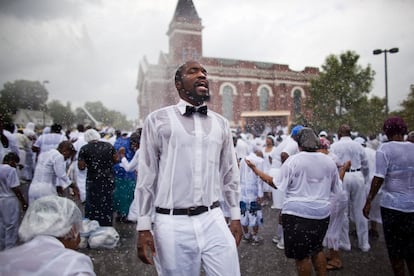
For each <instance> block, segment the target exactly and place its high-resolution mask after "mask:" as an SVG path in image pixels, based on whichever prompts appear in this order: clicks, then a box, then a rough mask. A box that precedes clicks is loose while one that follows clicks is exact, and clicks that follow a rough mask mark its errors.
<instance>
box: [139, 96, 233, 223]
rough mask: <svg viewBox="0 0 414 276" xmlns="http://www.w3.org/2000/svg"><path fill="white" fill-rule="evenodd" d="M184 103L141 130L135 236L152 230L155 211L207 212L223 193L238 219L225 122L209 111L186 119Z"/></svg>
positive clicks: (164, 111) (159, 114)
mask: <svg viewBox="0 0 414 276" xmlns="http://www.w3.org/2000/svg"><path fill="white" fill-rule="evenodd" d="M186 105H188V104H187V103H186V102H185V101H183V100H180V102H179V103H178V104H177V105H173V106H168V107H165V108H162V109H159V110H157V111H154V112H153V113H151V114H150V115H148V117H147V118H146V120H145V122H144V127H143V129H142V137H141V145H140V154H139V164H138V171H139V177H138V182H137V185H136V189H137V190H136V191H135V195H136V196H137V198H139V200H138V204H139V207H138V208H137V209H138V210H139V211H140V213H139V217H138V224H137V230H148V229H150V228H151V214H152V211H153V209H154V208H155V207H161V208H169V209H171V208H189V207H192V206H200V205H204V206H210V205H211V204H212V203H213V202H215V201H218V200H219V199H220V198H221V193H223V196H224V201H225V202H226V204H227V205H228V206H229V207H230V213H231V218H232V219H240V207H239V201H240V185H239V184H240V183H239V182H240V174H239V169H238V166H237V160H236V154H235V151H234V146H233V139H232V134H231V131H230V127H229V123H228V121H227V120H226V119H225V118H224V117H222V116H221V115H219V114H217V113H215V112H213V111H211V110H209V111H208V114H207V115H202V114H199V113H198V112H196V113H194V114H193V115H192V116H189V117H187V116H184V115H183V114H184V113H185V106H186Z"/></svg>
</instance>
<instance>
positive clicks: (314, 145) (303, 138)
mask: <svg viewBox="0 0 414 276" xmlns="http://www.w3.org/2000/svg"><path fill="white" fill-rule="evenodd" d="M297 141H298V145H299V147H302V148H304V149H308V150H316V149H319V147H320V141H319V137H318V136H316V133H315V131H313V129H311V128H309V127H303V128H302V129H301V130H300V131H299V134H298V139H297Z"/></svg>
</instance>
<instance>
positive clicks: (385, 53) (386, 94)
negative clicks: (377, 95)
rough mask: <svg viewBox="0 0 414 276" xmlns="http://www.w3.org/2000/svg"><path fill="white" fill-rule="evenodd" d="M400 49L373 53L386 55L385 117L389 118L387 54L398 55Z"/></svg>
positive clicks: (379, 50)
mask: <svg viewBox="0 0 414 276" xmlns="http://www.w3.org/2000/svg"><path fill="white" fill-rule="evenodd" d="M398 51H399V50H398V48H391V49H384V50H381V49H376V50H374V51H373V52H372V53H373V54H374V55H379V54H382V53H384V67H385V115H386V116H387V117H388V73H387V66H388V65H387V53H390V54H395V53H398Z"/></svg>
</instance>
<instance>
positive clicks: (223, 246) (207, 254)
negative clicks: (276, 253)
mask: <svg viewBox="0 0 414 276" xmlns="http://www.w3.org/2000/svg"><path fill="white" fill-rule="evenodd" d="M153 229H154V230H153V234H154V240H155V248H156V249H155V250H156V254H155V256H154V261H155V265H156V268H157V272H158V275H162V276H164V275H188V276H195V275H200V268H201V265H202V266H203V269H204V271H205V275H207V276H210V275H217V276H219V275H220V276H221V275H232V276H233V275H234V276H237V275H240V265H239V257H238V252H237V246H236V242H235V239H234V237H233V235H232V234H231V232H230V230H229V227H228V226H227V224H226V222H225V219H224V216H223V213H222V211H221V209H220V208H214V209H212V210H210V211H208V212H205V213H203V214H201V215H197V216H186V215H175V216H174V215H164V214H158V213H156V214H155V219H154V227H153Z"/></svg>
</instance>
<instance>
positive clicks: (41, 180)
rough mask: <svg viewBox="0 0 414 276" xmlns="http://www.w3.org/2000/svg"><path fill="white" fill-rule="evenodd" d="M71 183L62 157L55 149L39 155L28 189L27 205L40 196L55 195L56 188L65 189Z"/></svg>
mask: <svg viewBox="0 0 414 276" xmlns="http://www.w3.org/2000/svg"><path fill="white" fill-rule="evenodd" d="M71 183H72V181H71V180H70V178H69V177H68V175H67V174H66V162H65V159H64V157H63V155H62V154H61V153H60V152H59V151H58V150H56V149H51V150H49V151H48V152H44V153H41V154H40V155H39V159H38V160H37V165H36V168H35V172H34V176H33V180H32V183H31V184H30V188H29V203H30V202H32V201H33V200H35V199H37V198H39V197H41V196H45V195H56V194H57V191H56V187H57V186H61V187H62V188H63V189H66V188H67V187H68V186H69V185H70V184H71Z"/></svg>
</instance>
